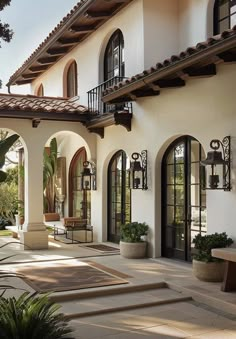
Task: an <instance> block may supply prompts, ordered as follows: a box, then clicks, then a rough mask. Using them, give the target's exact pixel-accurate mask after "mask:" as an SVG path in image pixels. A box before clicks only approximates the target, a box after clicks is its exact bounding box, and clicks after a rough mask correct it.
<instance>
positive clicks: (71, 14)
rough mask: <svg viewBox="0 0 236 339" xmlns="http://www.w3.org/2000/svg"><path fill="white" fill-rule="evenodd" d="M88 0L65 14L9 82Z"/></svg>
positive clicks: (84, 0) (79, 3)
mask: <svg viewBox="0 0 236 339" xmlns="http://www.w3.org/2000/svg"><path fill="white" fill-rule="evenodd" d="M87 1H88V0H81V1H80V2H78V3H77V5H75V6H74V7H73V8H72V10H71V11H70V12H69V13H68V14H67V15H66V16H65V17H63V19H62V20H61V21H60V22H59V24H58V25H57V26H56V27H55V28H54V29H53V30H52V31H51V32H50V33H49V35H48V36H47V37H46V38H45V39H44V41H43V42H41V44H40V45H39V46H38V47H37V48H36V49H35V50H34V52H33V53H32V54H31V55H30V56H29V58H28V59H26V60H25V62H24V63H23V64H22V66H21V67H20V68H18V69H17V70H16V72H15V73H14V74H13V75H12V76H11V77H10V79H9V81H8V82H9V83H11V81H12V79H13V78H14V77H15V76H16V75H17V74H20V73H21V71H22V70H23V69H24V67H25V65H26V64H27V63H28V62H29V61H30V60H31V59H33V58H34V56H35V55H36V54H37V53H38V52H39V51H40V49H41V48H42V47H43V46H44V45H46V43H47V42H48V41H49V40H50V39H51V38H52V36H53V35H54V34H55V33H56V32H57V31H59V30H60V29H61V27H62V26H63V25H65V23H66V22H67V21H68V20H69V19H70V18H71V17H72V16H73V15H74V14H75V13H76V11H77V10H78V9H79V8H80V7H82V6H83V5H84V4H85V3H86V2H87Z"/></svg>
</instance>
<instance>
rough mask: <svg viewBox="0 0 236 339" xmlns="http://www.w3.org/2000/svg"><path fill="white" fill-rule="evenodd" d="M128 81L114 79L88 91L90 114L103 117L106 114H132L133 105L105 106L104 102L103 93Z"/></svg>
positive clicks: (126, 103) (117, 104)
mask: <svg viewBox="0 0 236 339" xmlns="http://www.w3.org/2000/svg"><path fill="white" fill-rule="evenodd" d="M124 79H126V78H125V77H118V76H116V77H113V78H111V79H109V80H107V81H105V82H103V83H102V84H100V85H99V86H97V87H94V88H93V89H91V90H90V91H88V92H87V93H88V108H89V111H90V112H93V113H97V114H98V115H103V114H105V113H132V103H131V102H125V103H123V102H122V103H115V104H105V103H103V102H102V94H103V92H104V91H105V90H106V89H107V88H109V87H112V86H114V85H117V84H118V83H119V82H121V81H123V80H124Z"/></svg>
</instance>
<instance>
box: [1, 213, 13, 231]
mask: <svg viewBox="0 0 236 339" xmlns="http://www.w3.org/2000/svg"><path fill="white" fill-rule="evenodd" d="M11 225H12V222H11V220H9V219H8V218H6V217H3V216H0V230H5V227H6V226H11Z"/></svg>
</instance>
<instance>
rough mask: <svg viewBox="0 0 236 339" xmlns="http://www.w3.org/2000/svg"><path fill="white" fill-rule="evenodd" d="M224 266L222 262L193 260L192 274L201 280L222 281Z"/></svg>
mask: <svg viewBox="0 0 236 339" xmlns="http://www.w3.org/2000/svg"><path fill="white" fill-rule="evenodd" d="M224 268H225V263H224V262H203V261H198V260H193V275H194V276H195V277H196V278H198V279H199V280H202V281H209V282H220V281H223V276H224Z"/></svg>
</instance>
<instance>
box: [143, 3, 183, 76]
mask: <svg viewBox="0 0 236 339" xmlns="http://www.w3.org/2000/svg"><path fill="white" fill-rule="evenodd" d="M143 16H144V28H143V29H144V66H145V69H147V68H150V67H151V66H153V65H155V64H156V63H157V62H162V61H163V60H165V59H166V58H167V57H170V56H171V55H173V54H176V53H178V49H179V48H178V47H179V46H178V45H179V41H178V38H179V34H178V26H179V23H178V21H179V12H178V0H174V1H173V0H165V1H163V0H144V1H143Z"/></svg>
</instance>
